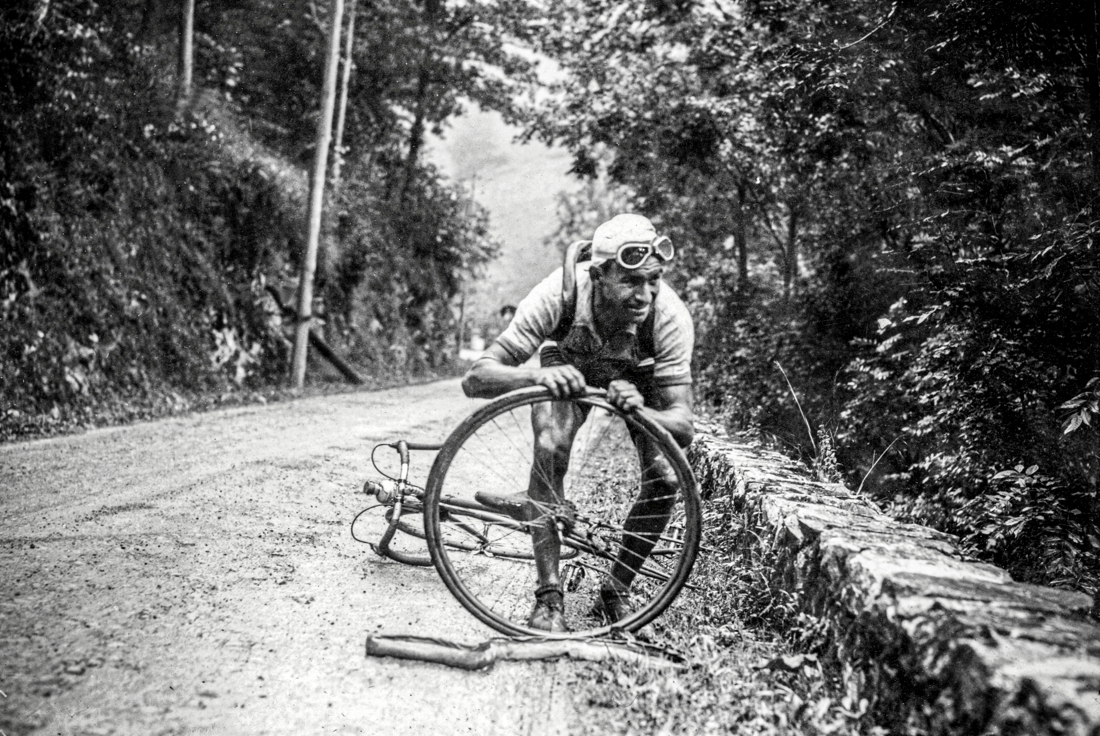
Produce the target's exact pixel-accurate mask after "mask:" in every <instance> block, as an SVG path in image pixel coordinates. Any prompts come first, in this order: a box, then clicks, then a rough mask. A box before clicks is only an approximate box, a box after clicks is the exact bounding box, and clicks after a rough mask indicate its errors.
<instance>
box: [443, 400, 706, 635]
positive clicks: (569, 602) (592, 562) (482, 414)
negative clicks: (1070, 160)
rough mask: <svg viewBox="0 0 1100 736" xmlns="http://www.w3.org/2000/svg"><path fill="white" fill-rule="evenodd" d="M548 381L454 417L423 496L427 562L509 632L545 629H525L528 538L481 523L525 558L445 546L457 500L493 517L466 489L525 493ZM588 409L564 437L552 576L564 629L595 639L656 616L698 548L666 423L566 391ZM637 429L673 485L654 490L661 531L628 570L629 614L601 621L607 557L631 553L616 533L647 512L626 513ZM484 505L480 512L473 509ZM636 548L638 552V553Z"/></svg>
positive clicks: (637, 484) (517, 530)
mask: <svg viewBox="0 0 1100 736" xmlns="http://www.w3.org/2000/svg"><path fill="white" fill-rule="evenodd" d="M550 401H551V399H550V396H549V394H548V392H546V390H545V389H542V388H530V389H522V390H520V391H515V392H512V393H509V394H506V395H505V396H502V397H500V398H498V399H496V400H495V401H493V402H490V403H489V404H487V405H485V406H483V407H482V408H481V409H480V410H478V411H477V412H475V413H474V414H473V415H472V416H471V417H469V418H468V419H467V420H466V421H465V422H463V423H462V424H461V425H460V426H459V427H458V428H457V429H456V430H455V432H454V433H453V434H452V435H451V437H450V438H449V439H448V440H447V443H446V444H445V445H444V447H443V449H442V450H441V451H440V453H439V455H438V456H437V457H436V460H435V463H434V465H433V466H432V470H431V474H430V475H429V478H428V483H427V488H426V495H425V531H426V533H427V538H428V548H429V551H430V553H431V556H432V561H433V562H434V563H435V566H436V569H437V570H438V571H439V574H440V576H441V577H442V578H443V581H444V582H445V583H446V585H447V587H448V589H449V590H450V591H451V592H452V593H453V594H454V595H455V597H456V598H457V599H458V600H459V601H460V602H461V603H462V604H463V606H465V607H466V608H467V609H468V610H469V611H470V612H471V613H473V614H474V615H475V616H476V617H477V618H478V619H480V620H481V621H482V622H484V623H486V624H488V625H489V626H491V627H493V628H494V629H496V630H498V631H501V632H504V633H507V634H521V635H541V636H545V635H547V634H546V632H543V631H538V630H534V629H531V628H529V627H528V625H527V619H528V616H529V614H530V613H531V609H532V606H533V605H534V600H535V599H534V595H533V593H534V590H535V588H536V587H537V585H538V581H537V575H536V570H535V564H534V562H533V560H532V559H531V558H532V557H533V555H531V554H530V553H529V552H530V550H531V546H532V537H531V535H530V534H529V533H528V531H527V529H529V527H527V526H526V525H524V524H517V523H515V522H514V521H512V520H510V519H509V520H508V521H509V524H510V526H503V527H500V528H496V527H497V525H494V524H492V523H488V524H487V526H486V529H488V530H489V531H488V533H489V534H490V535H492V536H494V538H495V539H497V540H498V541H499V542H501V543H507V544H509V545H511V546H512V547H516V548H519V547H522V548H523V549H525V550H527V551H528V554H527V555H526V556H525V558H524V559H516V558H514V557H505V556H502V555H495V554H492V553H491V552H484V551H481V552H479V551H472V552H471V551H466V550H462V549H456V548H455V547H453V546H448V545H447V544H446V542H447V539H448V537H447V534H448V532H447V529H446V527H447V524H448V520H453V519H454V518H455V517H456V516H457V515H461V514H462V512H463V509H467V510H468V509H473V511H470V513H472V514H475V515H477V516H480V517H482V519H484V518H486V517H489V518H492V517H493V516H494V515H493V514H488V515H487V514H486V513H485V510H484V507H482V506H481V505H480V504H479V503H478V501H477V500H476V499H475V498H474V496H475V494H476V493H477V492H490V493H497V494H512V493H516V492H520V491H526V490H527V489H528V485H529V483H530V481H531V476H532V465H533V459H534V432H533V429H532V424H531V412H532V407H533V406H535V405H538V404H545V403H547V402H550ZM570 401H571V402H572V403H574V404H576V405H578V406H583V407H586V409H587V411H588V418H587V420H586V421H585V423H584V425H583V426H582V427H581V429H580V430H579V431H578V433H577V435H576V437H575V439H574V441H573V446H572V452H571V457H570V462H569V470H568V472H567V473H566V475H565V478H564V483H563V487H564V493H565V498H566V499H568V500H569V501H571V502H572V503H573V504H575V506H576V522H575V524H574V525H573V527H572V528H571V529H570V530H568V531H567V532H566V533H565V534H564V535H562V536H560V539H561V543H562V546H561V551H562V560H561V563H560V577H561V582H562V586H563V589H564V591H565V617H566V625H567V626H568V628H569V630H570V631H569V633H568V634H566V635H565V636H595V635H600V634H603V633H607V632H608V631H610V630H611V629H612V628H616V629H625V630H628V631H635V630H637V629H640V628H641V627H643V626H645V625H646V624H648V623H649V622H651V621H652V620H653V619H654V618H656V617H657V616H658V615H659V614H660V613H661V612H662V611H663V610H664V609H665V608H666V607H667V606H668V605H670V604H671V603H672V601H673V600H674V599H675V597H676V595H677V594H678V593H679V592H680V590H681V588H682V587H683V586H684V584H685V583H686V581H687V578H688V576H689V574H690V572H691V568H692V565H693V564H694V561H695V556H696V553H697V550H698V545H699V538H700V534H701V528H702V523H701V512H700V502H699V496H698V492H697V490H696V487H695V479H694V476H693V475H692V473H691V469H690V466H689V465H688V463H687V460H686V458H685V457H684V454H683V451H682V450H681V449H680V448H679V447H678V446H677V445H676V443H675V442H674V441H673V439H672V437H671V436H670V435H669V434H668V432H666V431H665V430H664V429H663V428H661V427H660V426H659V425H657V424H656V423H655V422H653V421H652V420H650V419H649V418H648V417H646V416H645V415H642V414H639V415H631V416H624V415H623V414H622V413H621V412H618V411H617V410H615V409H614V408H613V407H611V406H610V405H609V404H607V403H606V402H605V401H603V400H602V399H600V398H599V397H598V395H589V396H586V397H582V398H578V399H571V400H570ZM632 432H633V434H634V435H636V436H643V437H645V438H646V441H648V442H649V443H650V444H651V446H653V447H654V448H655V451H656V452H657V453H658V455H659V457H661V458H664V459H665V460H666V461H667V464H666V465H665V467H666V468H670V469H671V472H672V473H673V474H674V476H675V483H674V484H672V485H673V486H674V487H672V488H667V489H665V490H664V491H662V492H661V495H660V498H661V499H662V503H664V504H667V506H666V507H664V510H662V512H661V516H664V515H665V514H667V518H668V523H667V525H665V526H664V527H663V528H661V529H659V530H656V531H654V530H653V529H652V528H650V531H649V532H648V537H649V541H650V542H653V541H655V542H656V543H655V546H654V548H653V550H652V552H651V553H650V554H649V555H648V556H647V558H646V559H645V562H644V564H641V565H640V566H639V565H638V564H637V563H636V562H635V563H632V565H631V567H632V569H633V571H634V573H635V578H634V581H633V584H632V586H631V608H632V611H633V613H632V614H631V615H629V616H628V617H626V618H625V619H623V620H621V621H619V622H616V623H615V624H614V625H612V624H611V623H609V622H608V621H607V620H606V619H605V617H604V615H603V612H602V611H601V610H600V609H601V607H600V606H599V605H598V604H599V590H600V586H601V585H602V584H603V583H604V582H605V581H606V580H607V578H608V576H609V573H610V572H611V570H612V567H613V566H614V565H615V561H616V560H617V559H618V560H620V568H619V569H620V570H621V569H622V568H621V560H623V559H629V558H630V555H629V554H626V555H625V556H624V553H623V551H622V550H623V542H624V540H627V541H628V543H633V541H634V540H637V539H638V538H639V536H645V535H640V534H639V533H638V532H637V531H627V530H626V529H625V528H624V523H633V524H634V525H635V527H636V524H637V520H638V519H639V518H640V517H641V516H645V514H644V513H639V512H635V514H634V518H633V519H632V521H631V522H627V519H628V517H630V515H631V513H630V512H631V508H632V507H633V506H634V504H635V502H636V500H637V498H638V494H639V491H640V489H641V480H642V474H643V470H644V469H643V468H642V467H641V466H640V463H639V460H638V453H637V451H636V449H635V445H634V442H633V441H632V439H631V434H632ZM479 508H480V509H481V511H480V512H479V511H478V510H477V509H479ZM636 557H637V556H636V555H635V558H636Z"/></svg>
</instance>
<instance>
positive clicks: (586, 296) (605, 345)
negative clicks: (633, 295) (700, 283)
mask: <svg viewBox="0 0 1100 736" xmlns="http://www.w3.org/2000/svg"><path fill="white" fill-rule="evenodd" d="M591 265H592V264H591V263H589V262H583V263H579V264H577V307H576V313H575V315H574V317H573V327H572V329H571V330H570V333H569V335H568V336H567V337H566V338H564V339H563V340H562V346H563V348H564V347H566V346H567V345H568V350H563V352H565V353H566V355H567V356H569V357H570V358H573V359H571V360H570V361H569V362H571V363H574V364H577V365H578V367H580V368H581V372H582V373H585V376H586V378H589V380H591V379H592V376H590V375H589V370H587V368H589V367H591V369H592V370H594V371H596V372H599V370H598V367H599V364H601V363H607V364H610V363H614V362H616V361H618V362H621V361H623V360H624V359H627V360H631V361H633V362H634V363H636V360H637V357H638V356H637V351H638V339H637V329H638V327H637V326H632V327H631V328H629V329H628V330H625V331H624V332H623V333H621V334H616V335H612V336H610V337H609V338H608V339H606V340H605V339H603V338H601V337H600V336H599V334H598V333H597V332H596V326H595V322H594V319H593V314H592V292H593V285H592V279H591V277H590V276H589V273H588V271H589V267H590V266H591ZM653 309H654V310H655V313H654V319H653V349H654V353H655V355H654V356H653V358H654V367H653V381H654V383H655V384H656V385H657V386H676V385H682V384H690V383H691V353H692V350H693V349H694V344H695V327H694V324H693V323H692V320H691V314H690V313H689V312H688V310H687V307H685V306H684V303H683V301H681V300H680V297H679V296H677V294H676V292H675V291H673V290H672V288H671V287H670V286H669V285H668V284H666V283H665V282H664V281H662V282H661V286H660V289H659V290H658V292H657V298H656V300H655V301H654V303H653ZM561 315H562V270H561V269H560V268H558V269H557V270H555V271H554V272H553V273H551V274H550V275H549V276H547V277H546V278H545V279H543V280H542V282H540V283H539V284H538V286H536V287H535V288H534V289H532V290H531V293H529V294H528V295H527V296H526V297H524V299H523V301H521V302H520V303H519V306H518V307H517V308H516V314H515V316H514V317H513V318H512V322H511V324H509V325H508V328H507V329H506V330H505V331H504V332H503V333H501V335H500V336H499V337H498V338H497V339H496V342H497V344H498V345H500V346H501V347H502V348H504V350H505V351H506V352H507V353H508V354H509V355H510V356H511V357H512V359H513V360H515V361H516V363H517V364H519V363H523V362H524V361H526V360H527V359H528V358H530V357H531V356H532V355H534V354H535V351H537V350H538V349H539V346H541V345H542V344H543V343H544V342H545V341H547V340H548V339H549V336H550V334H551V333H552V332H553V331H554V328H555V327H556V326H557V324H558V320H560V319H561Z"/></svg>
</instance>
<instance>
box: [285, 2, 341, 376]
mask: <svg viewBox="0 0 1100 736" xmlns="http://www.w3.org/2000/svg"><path fill="white" fill-rule="evenodd" d="M330 15H331V16H332V17H331V18H330V19H329V21H330V22H331V24H332V25H331V28H330V29H329V37H328V60H327V62H326V66H325V86H324V91H323V92H322V95H321V119H320V121H319V122H318V123H317V150H316V151H314V155H313V177H312V179H311V180H310V183H309V234H308V236H307V238H306V249H305V252H304V253H303V254H302V275H301V278H300V280H299V282H298V324H297V326H296V327H295V330H294V357H293V366H292V368H293V372H292V380H293V383H294V387H295V388H301V387H302V386H303V385H304V384H305V381H306V354H307V352H308V350H309V326H310V322H311V321H312V319H313V274H314V272H315V271H316V270H317V245H318V243H319V241H320V239H321V214H322V209H323V204H324V198H325V168H326V165H327V163H328V149H329V144H330V143H331V142H332V113H333V108H334V107H335V104H336V70H337V67H338V66H339V61H340V27H341V26H342V25H343V17H344V0H332V8H331V11H330Z"/></svg>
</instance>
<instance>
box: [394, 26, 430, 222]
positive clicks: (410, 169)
mask: <svg viewBox="0 0 1100 736" xmlns="http://www.w3.org/2000/svg"><path fill="white" fill-rule="evenodd" d="M431 54H432V51H431V47H430V46H429V47H426V48H425V49H424V58H423V59H422V60H421V63H420V74H419V76H418V77H417V80H416V113H415V115H414V117H413V124H412V129H411V130H410V131H409V154H408V157H407V158H406V159H405V181H404V182H403V184H402V187H401V201H404V200H405V198H406V197H407V196H408V194H409V190H410V189H411V188H412V183H413V175H414V174H415V173H416V160H417V158H418V157H419V155H420V148H421V146H423V145H424V117H425V115H426V114H427V110H426V107H427V97H428V81H429V73H428V63H429V61H430V60H431Z"/></svg>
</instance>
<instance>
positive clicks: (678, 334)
mask: <svg viewBox="0 0 1100 736" xmlns="http://www.w3.org/2000/svg"><path fill="white" fill-rule="evenodd" d="M591 253H592V256H591V260H590V261H586V262H582V263H578V264H577V267H576V307H575V311H574V313H573V315H572V320H571V322H570V323H568V324H560V323H562V320H563V315H565V317H564V319H565V320H566V321H568V320H569V316H568V315H569V310H568V309H567V307H566V301H565V300H564V299H563V297H567V296H568V295H563V293H562V292H563V285H562V270H561V269H558V270H557V271H555V272H554V273H552V274H550V276H548V277H547V278H546V279H545V280H543V281H542V283H540V284H539V285H538V286H536V287H535V288H534V289H532V290H531V293H530V294H528V295H527V297H526V298H524V299H523V301H521V302H520V304H519V307H518V308H517V310H516V313H515V316H514V317H513V319H512V322H511V324H510V325H509V326H508V328H507V329H506V330H505V331H504V332H503V333H502V334H501V335H500V336H499V337H497V339H496V340H495V341H494V342H493V344H492V345H490V346H489V349H488V350H487V351H486V352H485V354H484V355H483V356H482V357H481V358H480V359H479V360H478V361H477V362H475V363H474V365H473V366H472V367H471V368H470V370H469V372H468V373H467V374H466V377H465V378H464V379H463V382H462V387H463V390H464V391H465V392H466V395H467V396H471V397H478V398H492V397H495V396H499V395H500V394H503V393H506V392H508V391H511V390H514V389H517V388H522V387H525V386H536V385H537V386H545V387H546V388H548V389H549V390H550V393H551V395H552V396H553V397H554V398H556V399H565V398H568V397H572V396H578V395H582V394H583V393H584V389H585V387H586V386H597V387H600V388H606V389H607V399H608V401H609V402H610V403H611V404H613V405H614V406H616V407H617V408H618V409H620V410H622V411H624V412H629V411H634V410H635V409H637V408H639V407H642V406H646V407H647V408H648V409H649V410H650V411H651V412H652V416H653V417H654V419H656V420H657V421H658V422H659V423H660V424H661V425H662V426H663V427H665V429H667V430H668V431H669V432H670V433H671V434H672V436H673V437H674V438H675V439H676V441H677V442H678V443H679V444H680V445H682V446H685V447H686V446H687V445H688V444H689V443H690V442H691V439H692V436H693V433H694V424H693V421H694V420H693V414H692V390H691V381H692V379H691V354H692V349H693V347H694V340H695V331H694V326H693V324H692V320H691V315H690V314H689V313H688V311H687V308H686V307H685V306H684V304H683V302H682V301H680V298H679V297H678V296H677V295H676V293H675V292H674V291H673V290H672V289H671V288H670V287H669V286H668V284H666V283H664V281H662V279H661V277H662V275H663V274H664V271H665V267H666V264H667V263H668V262H669V261H670V260H671V259H672V258H673V257H674V255H675V250H674V248H673V246H672V243H671V241H670V240H669V239H668V238H667V237H665V236H659V235H658V234H657V232H656V229H655V228H654V227H653V224H652V223H651V222H650V221H649V220H648V219H647V218H645V217H642V216H641V215H634V214H621V215H616V216H615V217H613V218H612V219H610V220H608V221H607V222H605V223H603V224H602V225H600V226H599V227H598V228H596V232H595V233H594V234H593V237H592V245H591ZM502 311H503V310H502ZM565 328H567V329H565ZM552 337H556V338H558V339H557V340H556V341H554V340H552V339H551V338H552ZM536 350H538V351H539V354H540V365H539V366H537V367H535V366H530V367H529V366H525V365H524V363H525V362H526V361H527V359H528V358H530V357H531V356H532V355H533V354H534V353H535V351H536ZM533 409H535V411H534V412H533V414H532V418H531V420H532V424H533V425H534V433H535V448H536V449H535V459H534V466H535V467H534V468H533V471H534V472H532V473H531V479H532V480H531V483H530V486H529V487H528V489H527V490H526V491H525V492H520V493H517V494H512V495H496V494H489V493H485V492H483V493H480V494H478V496H477V497H478V500H480V501H481V502H482V503H484V504H485V505H487V506H490V507H492V508H494V509H497V510H500V511H503V512H505V513H509V514H511V515H513V516H518V515H522V513H523V510H524V509H526V508H527V506H528V504H529V503H531V502H534V503H539V504H550V505H557V506H561V505H562V504H563V503H564V502H565V499H564V492H563V490H562V485H563V484H562V481H563V478H564V476H565V472H566V470H567V468H568V465H569V455H570V451H571V448H572V445H573V439H574V437H575V436H576V434H577V430H578V429H580V426H581V425H582V424H583V423H584V420H585V418H586V415H587V411H585V410H584V408H582V407H581V406H579V405H577V404H575V403H572V402H567V401H561V402H550V403H546V404H536V405H534V407H533ZM633 439H634V443H635V446H636V448H637V450H638V455H639V460H640V462H641V467H643V468H651V467H655V468H656V472H648V473H647V474H646V479H645V480H644V481H643V483H642V488H641V491H640V493H639V496H638V499H637V501H636V502H635V504H634V507H633V508H632V509H631V511H630V515H629V517H628V518H627V521H626V524H625V525H624V528H625V533H624V538H623V541H622V552H621V553H620V555H619V558H618V559H617V560H616V562H615V565H614V566H613V568H612V571H611V574H610V575H608V576H607V577H606V578H605V579H604V581H603V582H602V584H601V588H600V602H601V605H602V609H603V612H604V615H605V616H606V617H607V619H608V621H609V622H612V623H613V622H615V621H619V620H621V619H623V618H625V617H626V616H628V615H629V614H630V598H629V594H630V586H631V584H632V583H633V581H634V578H635V576H636V575H637V572H638V570H639V569H640V568H641V566H642V563H643V562H645V560H646V559H647V558H648V557H649V554H650V552H651V551H652V550H653V546H654V544H655V542H656V540H657V537H659V536H660V534H661V533H662V532H663V531H664V528H665V526H666V525H667V524H668V516H669V513H670V508H669V507H668V505H667V502H666V501H664V500H662V499H665V498H668V497H669V494H668V485H669V484H675V483H676V480H675V475H674V474H673V472H672V469H671V468H670V467H668V464H667V461H665V460H664V457H663V456H662V455H661V454H660V453H658V452H657V451H656V450H655V448H653V447H652V446H651V445H652V443H651V442H650V441H649V440H647V439H646V438H644V437H640V436H633ZM532 537H533V540H534V552H535V566H536V569H537V573H538V587H537V588H536V589H535V605H534V609H533V611H532V612H531V615H530V618H529V619H528V622H527V623H528V626H530V627H532V628H535V629H541V630H545V631H552V632H560V631H565V630H566V628H565V618H564V605H563V600H564V593H563V591H562V587H561V582H560V579H559V575H558V562H559V559H560V554H561V542H560V539H559V538H558V531H557V528H556V527H555V526H554V525H553V524H552V523H546V524H545V525H543V526H541V527H535V528H534V529H533V531H532ZM628 558H629V559H628Z"/></svg>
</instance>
